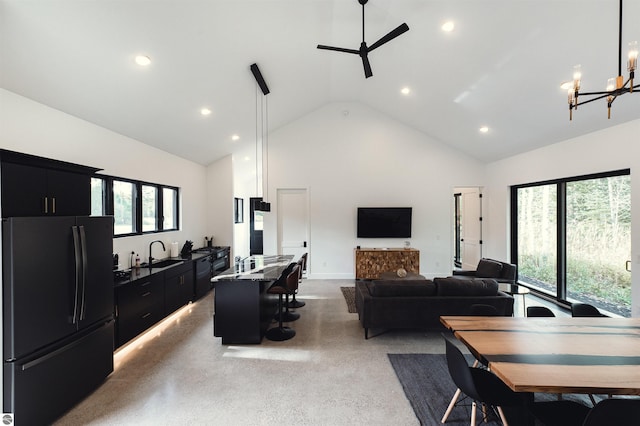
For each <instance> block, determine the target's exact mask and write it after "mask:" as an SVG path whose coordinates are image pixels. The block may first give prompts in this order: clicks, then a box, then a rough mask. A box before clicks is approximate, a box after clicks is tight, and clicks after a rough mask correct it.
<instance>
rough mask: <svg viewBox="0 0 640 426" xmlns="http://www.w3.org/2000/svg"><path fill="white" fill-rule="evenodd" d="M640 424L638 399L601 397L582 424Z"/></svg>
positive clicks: (625, 425)
mask: <svg viewBox="0 0 640 426" xmlns="http://www.w3.org/2000/svg"><path fill="white" fill-rule="evenodd" d="M638 424H640V399H639V398H633V399H631V398H630V399H622V398H609V399H603V400H602V401H600V402H598V403H597V404H596V406H595V407H593V408H592V409H591V410H590V411H589V414H587V417H586V418H585V419H584V423H583V424H582V426H610V425H616V426H632V425H636V426H637V425H638Z"/></svg>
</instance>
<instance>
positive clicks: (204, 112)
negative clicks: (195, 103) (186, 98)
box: [200, 107, 211, 115]
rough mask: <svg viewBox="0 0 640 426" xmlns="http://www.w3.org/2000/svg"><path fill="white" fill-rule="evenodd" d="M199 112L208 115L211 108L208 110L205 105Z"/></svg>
mask: <svg viewBox="0 0 640 426" xmlns="http://www.w3.org/2000/svg"><path fill="white" fill-rule="evenodd" d="M200 114H202V115H209V114H211V110H210V109H209V108H206V107H205V108H202V109H201V110H200Z"/></svg>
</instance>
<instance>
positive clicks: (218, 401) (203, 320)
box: [56, 280, 540, 425]
mask: <svg viewBox="0 0 640 426" xmlns="http://www.w3.org/2000/svg"><path fill="white" fill-rule="evenodd" d="M352 285H353V281H351V280H330V281H325V280H305V281H304V282H303V284H302V285H301V287H300V294H299V299H301V300H304V301H305V302H306V303H307V305H306V306H305V307H303V308H300V309H299V310H298V312H299V313H300V314H301V318H300V319H299V320H298V321H295V322H293V323H291V324H290V325H291V327H292V328H294V329H295V330H296V332H297V334H296V336H295V337H294V338H293V339H291V340H288V341H285V342H271V341H268V340H264V341H263V342H262V344H260V345H235V346H234V345H223V344H222V343H221V340H220V338H216V337H214V336H213V320H212V314H213V292H211V293H209V295H208V296H206V297H205V298H203V299H201V300H200V301H198V302H196V303H193V304H190V305H188V306H187V307H185V308H184V309H183V310H181V311H179V313H178V314H176V315H174V316H172V317H170V318H169V319H168V320H166V321H165V322H163V323H162V324H161V325H160V326H159V327H157V328H155V329H153V330H152V331H150V332H148V333H147V334H145V335H144V336H143V337H142V338H141V339H139V340H137V341H135V342H134V343H133V344H130V345H128V346H127V347H125V348H122V349H120V350H119V351H118V352H117V353H116V356H115V371H114V372H113V374H111V375H110V376H109V377H108V378H107V380H106V381H105V383H104V384H103V385H102V386H101V387H100V388H99V389H97V390H96V391H95V392H94V393H93V394H91V395H90V396H88V397H87V398H86V399H85V400H84V401H82V402H81V403H80V404H78V405H77V406H76V407H75V408H73V409H72V410H71V411H69V412H68V413H67V414H66V415H65V416H63V417H62V418H61V419H59V421H58V422H57V423H56V425H134V424H135V425H169V424H172V425H173V424H183V425H184V424H186V425H276V424H296V425H389V424H394V425H417V424H419V422H418V420H417V419H416V417H415V415H414V414H413V410H412V408H411V406H410V405H409V402H408V400H407V399H406V398H405V396H404V392H403V390H402V387H401V385H400V383H399V382H398V380H397V378H396V376H395V374H394V372H393V368H392V367H391V365H390V363H389V361H388V358H387V354H388V353H444V344H443V342H442V339H441V337H440V335H439V333H427V332H419V331H389V332H386V333H382V334H379V335H377V336H375V337H372V338H370V339H368V340H365V339H364V332H363V329H362V327H361V326H360V323H359V322H358V317H357V314H350V313H348V312H347V305H346V303H345V301H344V298H343V296H342V293H341V291H340V287H341V286H352ZM521 303H522V297H520V296H517V297H516V306H515V310H516V314H517V315H518V313H519V315H522V312H523V310H522V306H521ZM526 303H527V305H530V304H532V300H531V297H530V296H527V302H526ZM533 303H534V304H540V303H536V302H533Z"/></svg>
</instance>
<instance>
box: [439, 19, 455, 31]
mask: <svg viewBox="0 0 640 426" xmlns="http://www.w3.org/2000/svg"><path fill="white" fill-rule="evenodd" d="M440 28H441V29H442V31H444V32H447V33H450V32H451V31H453V29H454V28H455V24H454V23H453V21H447V22H445V23H444V24H442V26H441V27H440Z"/></svg>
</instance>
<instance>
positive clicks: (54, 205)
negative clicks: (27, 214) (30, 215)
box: [51, 197, 56, 214]
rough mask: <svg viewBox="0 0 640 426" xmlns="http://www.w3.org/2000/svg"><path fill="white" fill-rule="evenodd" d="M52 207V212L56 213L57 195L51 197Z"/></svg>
mask: <svg viewBox="0 0 640 426" xmlns="http://www.w3.org/2000/svg"><path fill="white" fill-rule="evenodd" d="M51 207H52V209H53V211H52V212H51V213H54V214H55V212H56V197H51Z"/></svg>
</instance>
